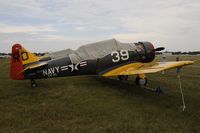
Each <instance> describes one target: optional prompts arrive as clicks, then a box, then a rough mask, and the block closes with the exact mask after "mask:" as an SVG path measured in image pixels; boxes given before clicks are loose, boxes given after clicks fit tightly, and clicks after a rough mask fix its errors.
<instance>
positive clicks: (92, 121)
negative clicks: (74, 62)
mask: <svg viewBox="0 0 200 133" xmlns="http://www.w3.org/2000/svg"><path fill="white" fill-rule="evenodd" d="M182 58H183V59H197V58H200V57H197V56H194V57H192V56H191V57H182ZM181 78H182V84H183V91H184V94H185V101H186V106H187V108H186V110H185V111H184V112H182V108H181V104H182V101H181V95H180V91H179V86H178V79H177V78H176V74H175V70H170V71H168V72H167V73H166V74H165V75H164V76H161V74H160V73H157V74H150V75H148V82H149V84H148V86H150V87H156V86H158V85H160V84H161V85H162V86H163V87H164V88H165V93H164V94H156V93H153V92H150V91H147V90H144V89H142V88H140V87H138V86H136V85H135V84H134V80H133V79H134V76H133V77H131V78H130V79H129V80H128V81H123V82H121V81H117V80H114V79H107V78H102V77H92V76H90V77H88V76H83V77H64V78H55V79H45V80H37V81H36V82H37V83H38V84H39V87H38V88H37V89H32V88H31V87H30V81H12V80H10V79H9V61H8V60H0V132H2V133H7V132H9V133H10V132H11V133H12V132H14V133H15V132H20V133H21V132H22V133H23V132H28V133H29V132H31V133H36V132H44V133H45V132H86V133H88V132H92V133H93V132H100V133H102V132H111V133H112V132H134V133H149V132H150V133H165V132H166V133H199V132H200V62H198V63H196V64H194V65H192V66H187V67H185V68H184V69H182V77H181Z"/></svg>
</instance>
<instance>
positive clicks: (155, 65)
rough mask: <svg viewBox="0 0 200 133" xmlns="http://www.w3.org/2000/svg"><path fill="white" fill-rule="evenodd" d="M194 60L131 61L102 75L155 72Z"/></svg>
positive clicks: (190, 62)
mask: <svg viewBox="0 0 200 133" xmlns="http://www.w3.org/2000/svg"><path fill="white" fill-rule="evenodd" d="M193 63H194V61H172V62H151V63H132V64H128V65H124V66H121V67H118V68H116V69H114V70H111V71H109V72H106V73H104V74H103V76H117V75H134V74H146V73H156V72H160V71H164V70H168V69H172V68H178V67H182V66H186V65H191V64H193Z"/></svg>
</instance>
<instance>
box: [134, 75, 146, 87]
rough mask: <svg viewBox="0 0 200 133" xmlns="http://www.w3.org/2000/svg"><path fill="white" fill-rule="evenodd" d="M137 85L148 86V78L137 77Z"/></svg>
mask: <svg viewBox="0 0 200 133" xmlns="http://www.w3.org/2000/svg"><path fill="white" fill-rule="evenodd" d="M135 83H136V84H137V85H140V86H146V85H147V78H140V77H139V76H137V77H136V79H135Z"/></svg>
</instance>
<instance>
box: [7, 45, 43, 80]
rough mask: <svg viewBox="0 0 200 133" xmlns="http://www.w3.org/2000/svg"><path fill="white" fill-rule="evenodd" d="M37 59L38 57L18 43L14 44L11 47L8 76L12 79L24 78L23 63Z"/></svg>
mask: <svg viewBox="0 0 200 133" xmlns="http://www.w3.org/2000/svg"><path fill="white" fill-rule="evenodd" d="M37 61H39V57H37V56H36V55H34V54H32V53H30V52H29V51H27V50H26V49H25V48H23V47H22V46H21V45H20V44H14V45H13V47H12V55H11V63H10V77H11V79H14V80H22V79H24V78H25V77H24V74H23V73H22V71H23V70H24V67H25V65H27V64H30V63H33V62H37Z"/></svg>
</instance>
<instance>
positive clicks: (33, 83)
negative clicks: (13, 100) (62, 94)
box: [31, 79, 38, 88]
mask: <svg viewBox="0 0 200 133" xmlns="http://www.w3.org/2000/svg"><path fill="white" fill-rule="evenodd" d="M37 86H38V85H37V83H36V82H35V81H34V80H33V79H31V87H32V88H36V87H37Z"/></svg>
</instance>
